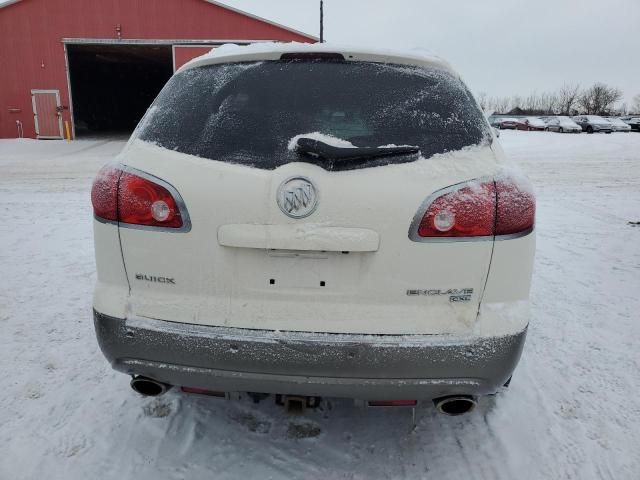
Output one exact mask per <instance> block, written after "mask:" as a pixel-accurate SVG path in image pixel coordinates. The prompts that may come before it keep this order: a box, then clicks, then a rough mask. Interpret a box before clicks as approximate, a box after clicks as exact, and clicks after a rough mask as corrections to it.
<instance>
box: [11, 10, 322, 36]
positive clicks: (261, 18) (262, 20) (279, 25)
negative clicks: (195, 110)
mask: <svg viewBox="0 0 640 480" xmlns="http://www.w3.org/2000/svg"><path fill="white" fill-rule="evenodd" d="M20 1H21V0H0V9H2V8H4V7H8V6H9V5H13V4H14V3H18V2H20ZM203 1H205V2H207V3H210V4H212V5H216V6H217V7H220V8H224V9H225V10H230V11H232V12H235V13H238V14H240V15H244V16H245V17H249V18H253V19H254V20H258V21H259V22H263V23H268V24H269V25H272V26H274V27H277V28H281V29H283V30H287V31H288V32H291V33H296V34H298V35H302V36H303V37H307V38H308V39H309V40H314V41H318V40H319V38H318V37H316V36H314V35H309V34H308V33H305V32H301V31H300V30H296V29H294V28H291V27H287V26H286V25H282V24H280V23H276V22H272V21H271V20H267V19H266V18H263V17H259V16H257V15H254V14H252V13H249V12H245V11H244V10H239V9H237V8H234V7H230V6H229V5H225V4H224V3H221V2H218V1H216V0H203Z"/></svg>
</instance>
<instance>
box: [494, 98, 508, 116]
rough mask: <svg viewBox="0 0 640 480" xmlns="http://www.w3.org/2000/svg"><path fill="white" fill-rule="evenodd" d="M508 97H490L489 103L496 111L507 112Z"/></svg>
mask: <svg viewBox="0 0 640 480" xmlns="http://www.w3.org/2000/svg"><path fill="white" fill-rule="evenodd" d="M509 104H510V102H509V98H508V97H494V98H492V99H491V102H490V105H491V108H493V110H495V112H496V113H507V112H508V111H509Z"/></svg>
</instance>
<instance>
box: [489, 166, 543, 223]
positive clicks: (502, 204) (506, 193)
mask: <svg viewBox="0 0 640 480" xmlns="http://www.w3.org/2000/svg"><path fill="white" fill-rule="evenodd" d="M496 190H497V198H498V200H497V202H498V205H497V207H496V211H497V218H496V235H513V234H516V233H521V232H526V231H528V230H531V229H532V228H533V226H534V224H535V219H536V198H535V196H534V195H533V191H532V190H531V188H530V186H529V185H527V184H523V183H518V182H514V181H513V180H511V179H509V178H503V179H499V180H496Z"/></svg>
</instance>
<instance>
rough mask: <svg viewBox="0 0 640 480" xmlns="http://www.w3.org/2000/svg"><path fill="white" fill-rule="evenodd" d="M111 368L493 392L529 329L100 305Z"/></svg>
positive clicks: (357, 387)
mask: <svg viewBox="0 0 640 480" xmlns="http://www.w3.org/2000/svg"><path fill="white" fill-rule="evenodd" d="M94 324H95V329H96V335H97V338H98V343H99V344H100V348H101V349H102V352H103V353H104V355H105V356H106V358H107V359H108V360H109V362H110V363H111V365H112V366H113V368H114V369H116V370H118V371H121V372H124V373H128V374H131V375H143V376H146V377H150V378H154V379H156V380H159V381H162V382H165V383H169V384H172V385H183V386H190V387H200V388H207V389H210V390H218V391H225V392H263V393H283V394H296V395H309V396H311V395H315V396H329V397H347V398H357V399H367V400H375V399H378V400H393V399H422V400H423V399H432V398H436V397H440V396H444V395H454V394H467V395H484V394H491V393H494V392H496V390H497V389H499V388H500V387H501V386H502V385H503V384H504V383H505V382H506V381H507V380H508V379H509V377H510V376H511V374H512V372H513V370H514V369H515V367H516V365H517V363H518V360H519V359H520V355H521V353H522V348H523V346H524V341H525V337H526V330H524V331H522V332H519V333H516V334H513V335H506V336H500V337H469V338H466V337H464V338H462V337H449V336H441V335H408V336H396V335H356V334H352V335H346V334H313V333H299V332H273V331H263V330H249V329H241V328H227V327H210V326H200V325H189V324H182V323H175V322H166V321H161V320H150V319H128V320H123V319H118V318H113V317H109V316H106V315H102V314H100V313H98V312H95V311H94Z"/></svg>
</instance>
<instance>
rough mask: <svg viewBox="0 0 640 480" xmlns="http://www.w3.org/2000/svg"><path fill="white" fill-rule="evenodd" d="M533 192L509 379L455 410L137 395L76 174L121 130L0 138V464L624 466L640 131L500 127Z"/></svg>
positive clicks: (577, 474)
mask: <svg viewBox="0 0 640 480" xmlns="http://www.w3.org/2000/svg"><path fill="white" fill-rule="evenodd" d="M502 143H503V145H504V147H505V150H506V151H507V153H508V154H510V155H511V156H512V157H513V158H514V159H515V160H517V161H518V162H519V163H520V164H521V165H522V166H523V167H524V168H525V170H526V171H527V172H528V173H529V175H530V177H531V178H532V180H533V182H534V184H535V185H536V187H537V194H538V206H539V210H538V211H539V214H538V253H537V259H536V270H535V278H534V284H533V292H532V298H533V318H532V324H531V327H530V333H529V338H528V343H527V345H526V348H525V352H524V356H523V359H522V362H521V364H520V366H519V367H518V370H517V371H516V375H515V377H514V380H513V382H512V384H511V388H510V389H509V391H508V392H506V393H505V394H503V395H501V396H500V397H499V398H498V401H497V405H496V406H495V407H493V408H492V407H491V406H490V405H488V404H487V402H484V403H483V404H482V405H481V407H480V408H479V409H478V410H477V411H476V412H474V413H472V414H470V415H468V416H464V417H457V418H449V417H443V416H441V415H438V414H436V413H435V412H434V410H433V409H431V408H428V409H424V410H420V411H419V412H418V420H417V422H418V423H417V429H416V430H415V431H413V432H411V431H410V427H411V418H410V413H409V412H410V411H408V410H393V411H380V410H375V411H371V410H364V411H362V410H358V409H356V408H355V407H353V406H352V405H351V404H350V403H349V402H346V401H339V402H333V403H332V404H331V408H328V406H325V408H324V410H322V411H316V412H310V413H307V414H306V415H305V416H304V417H290V416H287V415H286V414H284V413H283V412H282V411H281V410H279V409H277V408H276V407H275V406H273V405H272V404H271V403H269V402H263V403H261V404H259V405H253V404H252V403H250V402H248V401H241V402H235V403H234V402H225V401H221V400H216V399H208V398H195V397H185V396H181V395H180V394H178V393H176V392H171V393H169V394H168V395H166V396H164V397H160V398H158V399H143V398H140V397H138V396H136V395H135V394H134V393H133V392H132V391H131V390H130V389H129V387H128V379H127V377H126V376H124V375H122V374H119V373H116V372H113V371H112V370H111V369H110V367H109V366H108V365H107V362H106V361H105V360H104V358H103V357H102V355H101V353H100V351H99V349H98V346H97V344H96V342H95V337H94V332H93V325H92V321H91V291H92V286H93V285H92V284H93V279H94V264H93V245H92V229H91V207H90V205H89V194H88V191H89V187H90V183H91V178H92V176H93V174H94V173H95V171H96V169H97V168H98V166H99V165H100V164H102V163H103V162H104V161H106V160H107V159H109V158H110V157H112V156H113V155H114V154H116V153H117V152H118V150H119V149H120V148H121V147H122V145H123V141H117V140H104V139H103V140H93V141H88V140H86V141H77V142H73V143H66V142H47V141H39V142H38V141H30V140H23V141H16V140H12V141H7V140H2V141H0V213H1V214H2V222H0V272H1V273H2V274H1V275H0V365H1V366H2V372H3V375H4V381H3V384H2V388H1V389H0V479H3V480H4V479H7V480H8V479H12V480H16V479H38V478H47V479H48V480H55V479H65V480H73V479H98V478H99V479H129V478H136V479H139V480H144V479H180V478H229V479H235V478H287V479H290V478H307V479H308V478H327V479H333V478H348V479H372V478H439V479H445V478H447V479H448V478H452V479H459V478H465V479H509V480H512V479H516V478H518V479H566V478H571V479H581V480H584V479H616V480H626V479H628V480H632V479H638V478H640V400H638V395H640V373H639V371H640V350H639V348H638V342H639V341H640V295H639V291H640V227H633V226H631V225H629V224H627V222H629V221H640V134H635V133H631V134H613V135H586V134H583V135H561V134H553V133H536V132H532V133H528V132H504V133H503V136H502Z"/></svg>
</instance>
